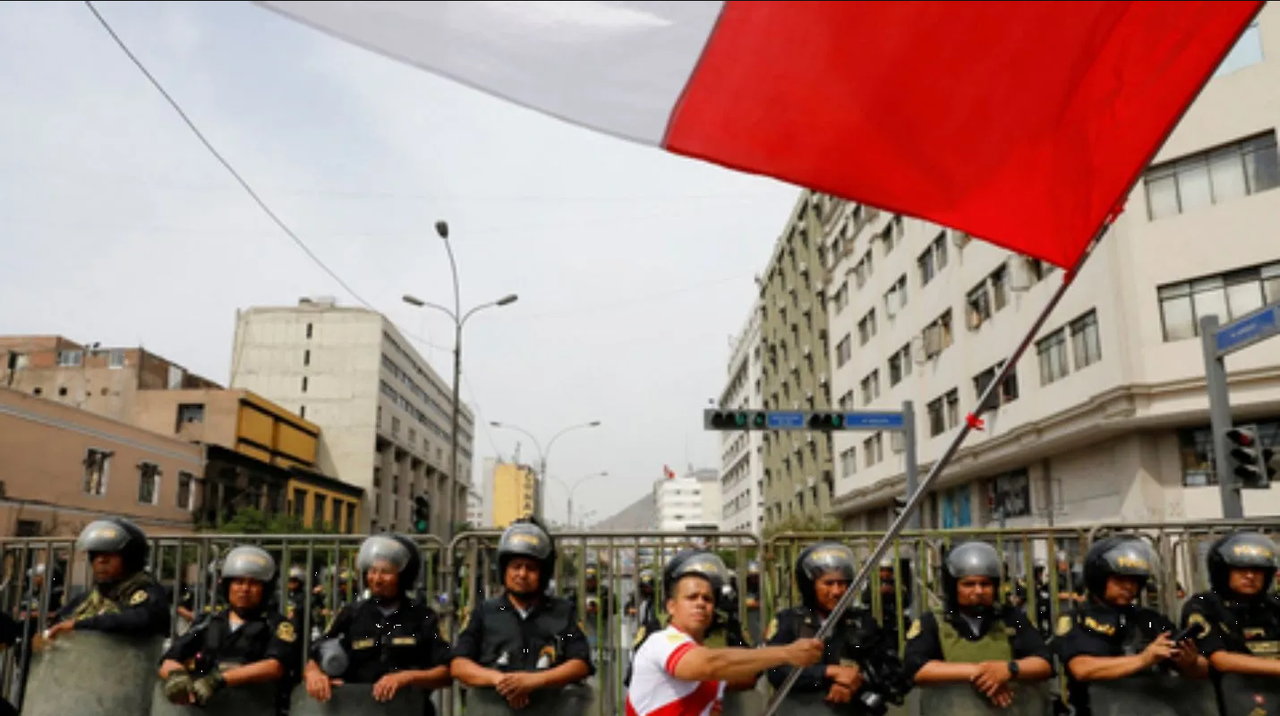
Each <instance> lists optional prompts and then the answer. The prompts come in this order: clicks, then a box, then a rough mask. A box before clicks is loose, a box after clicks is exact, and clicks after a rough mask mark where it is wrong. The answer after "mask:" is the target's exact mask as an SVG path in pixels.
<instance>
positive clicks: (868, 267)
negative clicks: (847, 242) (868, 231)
mask: <svg viewBox="0 0 1280 716" xmlns="http://www.w3.org/2000/svg"><path fill="white" fill-rule="evenodd" d="M874 272H875V266H874V265H873V260H872V258H871V249H867V253H865V254H863V255H862V258H861V259H858V263H857V264H855V265H854V267H853V281H854V283H855V284H856V285H857V287H858V288H862V287H863V286H864V285H866V283H867V279H869V278H871V274H872V273H874Z"/></svg>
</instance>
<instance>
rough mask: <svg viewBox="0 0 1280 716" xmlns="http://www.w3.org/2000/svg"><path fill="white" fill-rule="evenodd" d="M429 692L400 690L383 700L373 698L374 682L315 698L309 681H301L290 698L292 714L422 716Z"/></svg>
mask: <svg viewBox="0 0 1280 716" xmlns="http://www.w3.org/2000/svg"><path fill="white" fill-rule="evenodd" d="M427 697H428V693H427V692H426V691H423V690H422V689H413V688H409V689H400V690H399V691H397V692H396V696H395V698H393V699H391V700H390V701H388V702H386V703H383V702H381V701H374V700H373V684H343V685H342V686H335V687H333V689H332V695H331V696H330V698H329V700H328V701H326V702H324V703H321V702H319V701H316V700H315V699H313V698H311V694H308V693H307V687H306V685H305V684H298V685H297V686H296V687H294V689H293V694H291V695H290V698H289V714H290V716H422V714H423V713H425V712H426V708H427Z"/></svg>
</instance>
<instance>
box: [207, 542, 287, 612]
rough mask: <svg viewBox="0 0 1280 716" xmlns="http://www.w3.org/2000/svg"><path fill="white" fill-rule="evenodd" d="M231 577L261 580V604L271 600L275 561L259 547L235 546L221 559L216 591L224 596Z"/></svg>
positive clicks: (229, 587)
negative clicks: (219, 576)
mask: <svg viewBox="0 0 1280 716" xmlns="http://www.w3.org/2000/svg"><path fill="white" fill-rule="evenodd" d="M233 579H256V580H257V581H259V582H262V604H263V605H265V604H267V603H268V602H269V601H270V600H271V596H272V592H273V591H274V589H275V583H276V561H275V560H274V559H272V557H271V555H269V554H267V552H266V550H264V549H262V548H260V547H250V546H244V547H236V548H235V549H233V550H231V551H230V552H227V556H226V557H225V558H224V559H223V560H222V571H221V578H220V579H219V580H218V591H219V592H220V593H221V594H222V596H223V598H226V596H227V594H228V593H229V591H230V589H231V580H233Z"/></svg>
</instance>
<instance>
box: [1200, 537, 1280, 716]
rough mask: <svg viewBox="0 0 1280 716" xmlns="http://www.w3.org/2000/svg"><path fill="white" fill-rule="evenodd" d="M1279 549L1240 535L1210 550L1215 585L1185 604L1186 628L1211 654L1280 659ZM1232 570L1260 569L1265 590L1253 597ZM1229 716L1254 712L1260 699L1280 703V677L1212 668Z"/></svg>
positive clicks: (1223, 710)
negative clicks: (1240, 589) (1239, 588)
mask: <svg viewBox="0 0 1280 716" xmlns="http://www.w3.org/2000/svg"><path fill="white" fill-rule="evenodd" d="M1275 555H1276V547H1275V544H1274V543H1272V542H1271V540H1270V539H1268V538H1267V537H1264V536H1263V535H1260V534H1257V533H1250V532H1245V533H1237V534H1233V535H1229V536H1228V537H1225V538H1222V539H1220V540H1218V541H1217V542H1216V543H1215V544H1214V545H1213V546H1212V547H1211V548H1210V552H1209V560H1208V562H1209V581H1210V583H1211V585H1212V587H1213V588H1212V589H1210V590H1209V591H1207V592H1201V593H1199V594H1195V595H1193V596H1192V597H1191V598H1190V599H1189V600H1187V602H1186V604H1184V605H1183V608H1182V624H1183V628H1184V629H1187V630H1188V631H1190V632H1191V633H1192V634H1193V637H1194V638H1195V640H1196V646H1197V647H1198V648H1199V649H1200V653H1201V654H1203V655H1204V656H1205V657H1206V658H1210V659H1212V657H1213V655H1214V654H1216V653H1218V652H1228V653H1232V654H1247V655H1250V656H1255V657H1258V658H1262V659H1270V660H1280V595H1278V594H1276V593H1274V592H1273V591H1272V587H1273V585H1274V581H1275V573H1276V566H1275ZM1232 569H1259V570H1261V571H1262V572H1263V584H1262V591H1261V592H1260V593H1259V594H1257V595H1255V596H1253V597H1247V596H1244V595H1240V594H1236V593H1235V592H1234V591H1233V590H1232V589H1231V586H1230V573H1231V570H1232ZM1210 675H1211V677H1212V678H1213V681H1214V687H1215V692H1216V695H1217V699H1218V704H1219V708H1220V710H1221V713H1222V714H1223V716H1249V714H1252V713H1254V709H1255V708H1256V707H1257V706H1258V703H1259V700H1261V702H1262V703H1271V704H1274V703H1277V702H1280V679H1277V678H1275V677H1265V676H1264V677H1258V676H1246V675H1243V674H1233V673H1223V672H1221V671H1219V670H1217V669H1213V670H1211V672H1210Z"/></svg>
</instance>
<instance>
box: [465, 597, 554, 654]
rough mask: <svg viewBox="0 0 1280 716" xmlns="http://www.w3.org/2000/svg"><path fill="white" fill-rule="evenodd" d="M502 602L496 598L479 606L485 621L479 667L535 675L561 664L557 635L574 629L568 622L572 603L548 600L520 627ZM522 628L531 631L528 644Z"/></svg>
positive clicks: (515, 616)
mask: <svg viewBox="0 0 1280 716" xmlns="http://www.w3.org/2000/svg"><path fill="white" fill-rule="evenodd" d="M505 602H506V599H505V598H502V597H498V598H495V599H487V600H485V601H484V602H483V603H482V604H481V605H480V611H481V614H482V615H483V616H482V617H481V618H482V619H483V620H484V637H483V639H482V641H481V644H480V662H479V663H480V665H481V666H484V667H487V668H490V669H497V670H498V671H502V672H513V671H536V670H538V669H539V668H549V667H553V666H558V665H560V664H561V663H563V661H564V654H563V652H561V651H560V635H561V634H563V633H565V632H567V631H570V630H572V629H574V628H575V627H576V626H577V625H575V624H574V623H573V621H572V620H571V616H572V613H573V603H572V602H570V601H568V600H566V599H557V598H554V597H548V598H546V601H545V602H544V603H543V604H541V605H540V606H539V608H538V611H537V612H536V613H534V614H533V615H531V616H530V617H529V618H528V620H527V621H525V622H524V624H522V622H521V617H520V615H519V614H518V613H516V610H515V609H511V608H509V607H507V606H506V605H505ZM525 625H529V626H532V627H533V628H532V634H531V636H530V638H529V640H528V641H525V638H524V628H526V627H525ZM544 657H545V659H544ZM544 661H545V663H546V664H547V666H543V667H540V666H539V662H544Z"/></svg>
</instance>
